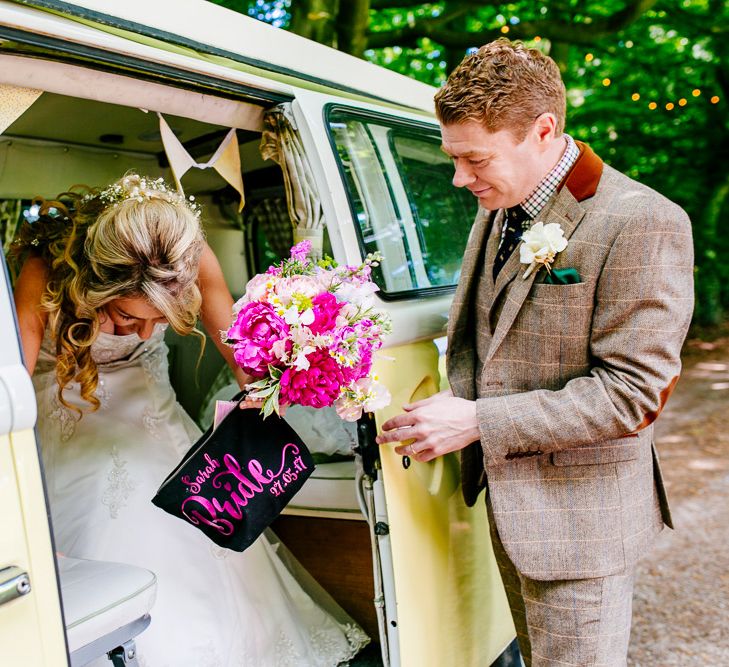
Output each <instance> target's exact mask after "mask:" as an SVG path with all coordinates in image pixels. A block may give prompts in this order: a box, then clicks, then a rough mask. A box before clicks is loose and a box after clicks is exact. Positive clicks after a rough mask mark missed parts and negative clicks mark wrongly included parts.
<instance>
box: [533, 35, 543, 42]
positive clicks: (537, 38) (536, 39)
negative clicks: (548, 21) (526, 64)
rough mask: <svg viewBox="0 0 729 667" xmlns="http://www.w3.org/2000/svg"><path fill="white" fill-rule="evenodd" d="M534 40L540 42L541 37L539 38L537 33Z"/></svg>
mask: <svg viewBox="0 0 729 667" xmlns="http://www.w3.org/2000/svg"><path fill="white" fill-rule="evenodd" d="M534 41H535V42H541V41H542V38H541V37H540V36H539V35H537V36H536V37H535V38H534Z"/></svg>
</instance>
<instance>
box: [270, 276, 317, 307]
mask: <svg viewBox="0 0 729 667" xmlns="http://www.w3.org/2000/svg"><path fill="white" fill-rule="evenodd" d="M273 291H274V293H275V294H276V296H277V297H278V298H279V299H281V301H282V302H283V303H284V304H286V305H288V304H290V303H291V298H292V297H293V295H294V294H301V295H302V296H305V297H308V298H310V299H311V298H313V297H315V296H316V295H317V294H320V293H321V291H322V287H321V284H320V283H319V281H318V280H317V279H316V278H315V277H314V276H294V277H291V278H279V280H277V281H276V284H275V285H274V286H273Z"/></svg>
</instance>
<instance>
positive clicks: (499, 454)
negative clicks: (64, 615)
mask: <svg viewBox="0 0 729 667" xmlns="http://www.w3.org/2000/svg"><path fill="white" fill-rule="evenodd" d="M435 102H436V112H437V115H438V119H439V121H440V123H441V129H442V136H443V150H444V151H445V152H446V153H447V154H448V155H450V156H451V157H452V158H453V163H454V166H455V176H454V178H453V184H454V185H455V186H456V187H466V188H468V189H469V190H470V191H471V192H472V193H473V194H474V196H475V197H476V198H477V199H478V201H479V206H480V208H479V213H478V215H477V217H476V220H475V222H474V224H473V228H472V230H471V235H470V238H469V241H468V245H467V248H466V251H465V255H464V258H463V266H462V273H461V278H460V281H459V284H458V289H457V291H456V294H455V297H454V300H453V305H452V307H451V312H450V320H449V324H448V354H447V368H448V379H449V381H450V385H451V389H452V395H451V394H450V393H446V394H439V395H437V396H434V397H431V398H429V399H426V400H423V401H418V402H417V403H413V404H411V405H407V406H404V410H405V412H404V413H403V414H401V415H398V416H396V417H394V418H392V419H390V420H388V421H387V422H385V424H384V425H383V427H382V433H381V434H380V435H379V436H378V441H379V442H380V443H383V442H396V441H403V440H410V441H411V444H408V445H400V446H399V447H398V448H397V450H396V451H398V453H400V454H403V455H408V456H411V457H413V458H415V459H416V460H418V461H429V460H431V459H433V458H435V457H437V456H442V455H443V454H446V453H447V452H454V451H457V450H461V467H462V484H463V494H464V497H465V500H466V503H468V505H473V504H474V503H475V502H476V499H477V496H478V494H479V493H480V491H481V490H482V489H483V488H486V489H487V493H486V505H487V508H488V515H489V519H490V523H491V533H492V541H493V546H494V551H495V553H496V558H497V561H498V563H499V567H500V570H501V574H502V578H503V580H504V585H505V588H506V593H507V596H508V598H509V603H510V606H511V611H512V615H513V617H514V622H515V624H516V628H517V633H518V641H519V645H520V648H521V651H522V655H523V656H524V660H525V662H526V664H527V665H597V664H600V665H615V666H617V665H625V664H626V654H627V648H628V640H629V635H630V621H631V599H632V591H633V577H634V573H635V566H636V561H637V560H638V558H639V556H640V555H642V554H643V553H644V552H645V551H646V549H647V547H648V545H649V544H650V543H651V541H652V540H653V539H654V538H655V536H656V535H657V534H658V533H659V532H660V531H661V530H662V528H663V525H664V524H666V525H668V526H671V518H670V513H669V509H668V504H667V502H666V497H665V493H664V489H663V484H662V481H661V474H660V470H659V467H658V461H657V457H656V452H655V447H654V442H653V422H654V421H655V419H656V417H658V415H659V413H660V412H661V410H662V408H663V406H664V405H665V403H666V400H667V399H668V397H669V395H670V394H671V391H672V390H673V388H674V386H675V384H676V381H677V380H678V376H679V372H680V366H681V363H680V358H679V352H680V350H681V345H682V343H683V341H684V338H685V336H686V331H687V329H688V326H689V321H690V319H691V312H692V306H693V284H692V276H693V252H692V242H691V225H690V222H689V219H688V217H687V216H686V214H685V213H684V212H683V211H682V210H681V209H680V208H679V207H678V206H677V205H675V204H673V203H672V202H670V201H669V200H668V199H666V198H665V197H662V196H661V195H659V194H658V193H656V192H654V191H653V190H651V189H650V188H647V187H645V186H644V185H641V184H640V183H637V182H635V181H633V180H631V179H629V178H627V177H626V176H624V175H622V174H620V173H619V172H617V171H615V170H614V169H612V168H611V167H609V166H608V165H606V164H604V163H603V161H602V160H601V159H600V158H599V157H598V156H597V155H596V154H595V153H594V152H593V151H592V150H591V149H590V147H589V146H587V145H585V144H583V143H581V142H578V141H574V140H573V139H572V138H571V137H570V136H569V135H567V134H564V132H563V128H564V121H565V88H564V84H563V83H562V80H561V77H560V73H559V70H558V68H557V66H556V64H555V63H554V62H553V61H552V60H551V59H550V58H548V57H547V56H545V55H543V54H542V53H540V52H539V51H537V50H533V49H527V48H526V47H525V46H523V45H522V44H519V43H511V42H509V41H507V40H497V41H496V42H492V43H490V44H487V45H486V46H484V47H482V48H481V49H479V50H478V51H477V52H476V53H474V54H472V55H469V56H468V57H466V58H465V59H464V60H463V62H462V63H461V64H460V65H459V66H458V67H457V68H456V70H455V71H454V72H453V73H452V74H451V75H450V77H449V78H448V81H447V83H446V84H445V86H444V87H443V88H442V89H441V90H440V91H439V92H438V93H437V95H436V98H435ZM537 222H542V223H545V225H551V226H549V227H547V228H546V230H545V229H544V228H543V227H542V225H537V224H536V223H537ZM526 230H529V234H527V235H526V238H525V239H524V242H523V243H522V242H521V240H520V239H521V236H522V234H525V232H526ZM545 231H549V236H547V235H545ZM565 240H566V247H565V242H564V241H565ZM527 241H530V243H529V244H528V245H527ZM531 241H535V243H531ZM560 241H561V243H560ZM550 243H551V245H550ZM530 248H531V250H532V251H534V250H539V249H540V248H542V250H544V249H545V248H546V250H547V251H549V250H550V249H551V252H537V254H536V258H535V257H534V256H533V255H530V254H529V252H527V251H528V250H529V249H530ZM561 248H564V249H561ZM560 249H561V250H560ZM532 260H535V261H534V262H533V263H532ZM550 260H551V263H550ZM530 266H531V271H528V269H529V268H530Z"/></svg>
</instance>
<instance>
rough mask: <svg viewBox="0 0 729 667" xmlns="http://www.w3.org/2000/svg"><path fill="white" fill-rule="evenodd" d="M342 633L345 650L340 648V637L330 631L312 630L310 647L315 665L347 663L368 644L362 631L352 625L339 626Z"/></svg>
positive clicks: (326, 666) (366, 637)
mask: <svg viewBox="0 0 729 667" xmlns="http://www.w3.org/2000/svg"><path fill="white" fill-rule="evenodd" d="M339 627H340V628H342V630H343V631H344V637H345V638H346V640H347V645H348V646H347V649H346V650H345V649H344V647H343V646H342V641H341V636H340V635H335V634H333V633H332V632H331V630H326V629H321V630H319V629H314V630H312V632H311V647H312V649H313V651H314V655H315V657H316V664H317V665H321V666H322V667H329V665H338V664H340V663H342V662H349V661H350V660H351V659H352V658H354V656H355V655H357V653H359V652H360V651H361V650H362V648H364V647H365V646H366V645H367V644H369V641H370V638H369V637H368V636H367V635H366V634H365V632H364V630H362V628H360V627H359V626H358V625H355V624H354V623H348V624H347V625H345V626H339Z"/></svg>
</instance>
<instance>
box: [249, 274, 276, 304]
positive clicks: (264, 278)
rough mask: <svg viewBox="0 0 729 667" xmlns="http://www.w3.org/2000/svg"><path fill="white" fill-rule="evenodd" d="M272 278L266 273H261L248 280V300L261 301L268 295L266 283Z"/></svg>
mask: <svg viewBox="0 0 729 667" xmlns="http://www.w3.org/2000/svg"><path fill="white" fill-rule="evenodd" d="M270 279H271V277H270V276H268V275H266V274H265V273H259V274H257V275H255V276H253V278H251V279H250V280H249V281H248V284H247V285H246V295H245V299H246V301H249V302H250V301H261V300H262V299H263V298H264V297H265V296H266V291H267V288H266V283H267V282H268V281H269V280H270Z"/></svg>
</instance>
